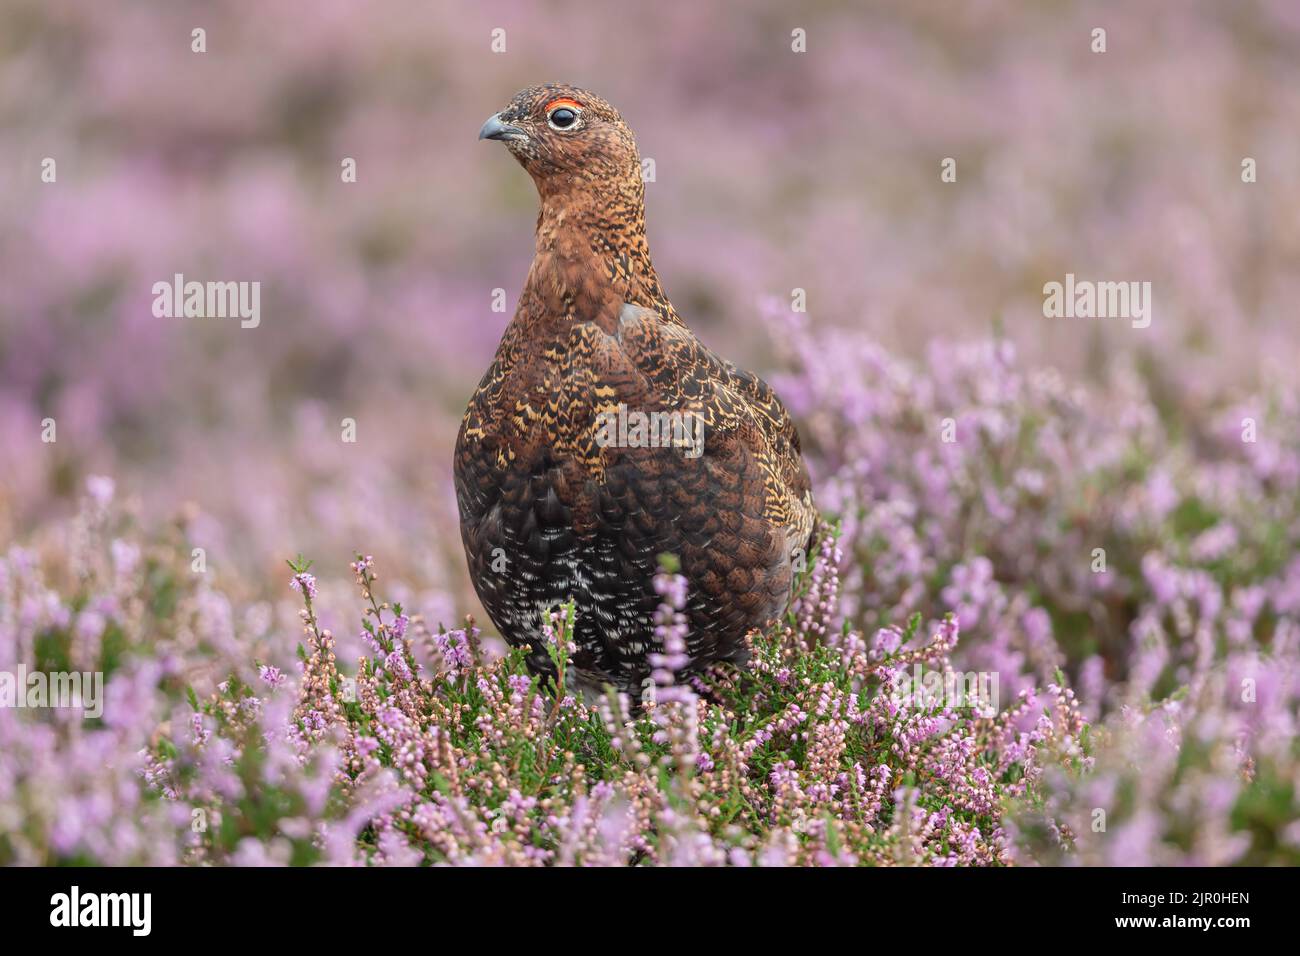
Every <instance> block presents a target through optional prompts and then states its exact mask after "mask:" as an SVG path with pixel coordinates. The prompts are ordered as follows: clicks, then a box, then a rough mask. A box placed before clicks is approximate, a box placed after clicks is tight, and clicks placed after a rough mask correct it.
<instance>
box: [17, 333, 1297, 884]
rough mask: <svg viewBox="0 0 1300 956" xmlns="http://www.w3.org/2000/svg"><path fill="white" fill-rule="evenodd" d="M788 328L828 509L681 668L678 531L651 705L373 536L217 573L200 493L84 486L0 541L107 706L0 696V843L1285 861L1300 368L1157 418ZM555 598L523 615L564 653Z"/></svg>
mask: <svg viewBox="0 0 1300 956" xmlns="http://www.w3.org/2000/svg"><path fill="white" fill-rule="evenodd" d="M788 321H790V320H789V319H787V318H786V317H785V316H784V315H781V314H780V312H779V311H778V312H776V313H775V314H774V315H773V322H774V323H777V324H781V323H787V322H788ZM795 340H797V341H801V342H807V343H808V346H809V347H808V350H807V352H805V353H798V352H796V353H794V354H792V355H791V356H790V357H789V362H788V364H787V367H786V371H785V372H784V373H783V374H784V376H786V379H785V380H784V381H783V382H782V384H783V387H785V388H787V389H788V390H789V392H790V394H791V401H792V404H793V405H794V406H795V408H796V409H797V413H798V414H799V415H800V416H801V417H802V418H803V419H804V420H806V421H808V422H809V423H810V428H809V429H808V438H809V440H808V445H809V448H810V450H811V451H812V455H813V461H814V462H816V465H817V471H818V474H817V480H818V483H819V485H818V486H819V488H823V489H825V491H824V492H823V494H824V504H823V507H824V508H825V509H826V510H827V511H828V512H829V513H831V514H832V515H834V516H835V520H834V524H829V523H828V524H826V525H825V526H823V527H822V528H821V529H820V532H819V541H820V546H819V549H818V552H817V554H815V555H813V556H810V560H809V566H808V568H807V570H806V572H805V573H804V574H802V575H801V577H800V582H799V585H798V588H797V592H798V593H797V597H796V601H795V604H794V605H793V607H792V609H791V612H790V614H789V616H788V618H787V620H786V621H785V622H783V623H782V624H781V625H779V626H776V627H774V628H773V629H771V630H770V631H769V632H768V633H765V634H755V635H754V636H753V639H752V640H753V649H754V661H753V663H752V665H751V667H750V668H749V669H748V671H747V672H743V673H741V672H736V671H734V670H724V669H717V670H715V671H713V672H710V673H708V674H706V675H701V676H691V675H684V674H682V673H681V672H682V671H683V668H684V665H685V664H686V663H687V660H686V658H685V656H684V654H683V653H682V647H683V642H682V636H683V628H684V626H685V625H684V622H683V619H682V617H681V616H680V614H679V610H680V608H681V607H682V606H683V602H684V599H685V595H684V593H683V591H682V586H683V581H682V579H681V578H679V577H677V576H676V575H675V574H673V573H672V567H671V562H668V563H667V565H666V566H665V569H664V571H663V573H662V574H661V576H660V577H659V579H658V581H657V587H658V590H659V592H660V594H661V595H662V598H663V601H662V605H661V608H660V611H659V614H658V616H657V619H656V624H657V626H658V631H657V632H658V633H659V635H660V637H661V640H662V643H663V652H662V654H661V655H658V656H657V657H656V659H655V661H654V664H655V667H656V670H655V682H656V688H655V692H654V695H653V700H652V701H649V702H647V703H646V704H644V706H642V707H639V708H638V707H635V706H634V703H633V702H630V701H628V700H627V698H626V697H619V696H616V695H613V694H610V695H609V696H607V697H605V698H603V699H601V698H598V699H591V700H589V699H585V698H584V697H583V695H582V694H580V693H570V692H569V691H568V690H567V688H566V686H565V684H564V682H563V679H562V678H561V681H560V685H559V686H558V687H557V686H542V685H540V684H539V683H538V682H537V681H536V680H535V679H533V678H531V677H530V676H529V675H528V673H527V671H526V669H525V668H524V667H523V663H522V660H521V656H520V655H519V653H518V652H510V651H507V650H506V649H505V648H504V646H503V645H501V643H500V642H499V641H498V640H496V639H494V638H493V637H492V635H491V634H490V633H484V631H483V629H481V628H480V627H479V626H478V625H477V624H476V623H475V622H473V621H472V619H471V620H468V621H465V620H461V621H456V620H451V621H448V620H445V619H443V618H441V617H439V616H437V614H438V612H437V611H434V612H432V613H425V612H423V611H422V610H421V608H420V607H418V606H417V603H418V600H417V603H408V602H405V601H397V600H394V599H392V598H390V597H389V594H388V593H387V590H386V587H385V584H384V581H383V580H382V579H381V577H380V574H379V569H380V567H381V566H382V562H380V561H378V560H376V558H375V557H373V556H369V555H360V554H359V555H356V556H355V558H354V560H353V562H352V563H351V567H350V574H349V576H350V577H351V579H352V580H351V582H350V585H351V586H350V588H345V587H344V583H345V582H343V581H335V582H334V584H333V586H331V587H329V588H326V587H324V586H323V582H322V581H321V580H319V579H318V578H317V576H316V574H315V573H314V571H313V566H312V565H311V564H310V562H308V561H306V560H305V559H302V558H296V559H294V560H293V561H292V562H291V563H290V566H289V567H287V568H286V569H285V570H284V571H283V572H282V574H281V575H280V578H281V581H282V585H283V589H282V595H281V598H282V599H281V600H277V601H274V602H253V603H249V604H241V602H240V601H239V599H238V598H232V597H231V596H229V595H227V594H224V593H223V592H222V591H221V590H220V589H219V586H218V585H217V584H215V583H214V581H213V579H214V578H216V579H218V580H219V578H220V575H216V574H210V573H207V572H203V573H196V572H195V571H194V570H193V567H194V566H193V563H192V561H191V554H192V549H191V548H190V543H191V542H190V541H188V540H187V533H188V526H187V525H186V524H185V522H184V521H181V522H178V523H177V524H175V525H173V526H171V527H169V528H166V529H162V530H159V529H154V530H153V532H152V533H147V530H146V529H144V528H141V527H140V526H139V524H138V522H137V521H136V519H133V518H132V517H131V515H130V514H129V513H128V512H129V510H130V509H129V508H128V509H123V508H121V507H120V506H119V504H118V503H117V501H116V500H115V490H114V488H113V486H112V482H111V481H109V480H108V479H104V478H97V479H95V480H93V481H92V482H91V483H90V484H89V486H88V489H87V493H86V494H85V495H84V496H83V498H82V506H81V509H80V512H79V514H78V515H77V517H76V519H75V520H73V521H70V522H68V523H66V524H65V525H63V526H61V527H60V528H59V529H58V531H57V533H55V534H53V535H52V536H51V537H50V538H49V540H47V541H44V542H43V544H44V547H41V546H37V547H34V548H23V547H15V548H13V549H11V550H10V551H9V552H8V554H7V555H6V556H5V558H4V561H3V563H2V564H0V584H2V587H0V593H2V594H3V603H2V604H0V622H2V623H3V630H2V631H0V633H4V634H5V635H6V638H7V641H8V644H7V646H6V647H5V648H4V651H5V654H4V656H5V657H6V658H7V659H13V658H15V657H16V659H19V660H23V661H26V662H27V664H28V666H29V668H32V669H39V668H45V669H51V670H57V669H67V668H84V669H94V668H97V667H98V668H102V669H103V670H104V671H105V672H106V673H107V675H108V693H107V702H106V707H105V713H104V717H103V718H102V720H98V721H95V720H91V721H84V720H82V719H80V716H79V715H75V714H71V713H69V712H66V711H59V710H54V711H45V712H36V711H30V710H28V711H22V710H9V709H0V733H2V734H3V735H4V744H5V746H4V748H3V750H2V751H0V753H3V757H0V760H3V762H4V767H3V770H4V773H3V775H2V776H3V779H4V780H5V788H6V789H5V792H4V794H3V799H4V810H5V831H4V832H5V836H4V842H3V843H2V844H0V847H2V848H3V852H4V854H5V859H6V862H27V863H32V862H75V861H82V862H88V861H97V862H110V863H132V862H160V863H236V864H245V863H248V864H251V863H316V862H324V863H331V864H357V863H370V864H417V863H426V862H433V863H444V862H446V863H497V864H599V865H611V864H669V865H675V864H676V865H680V864H724V863H726V864H736V865H753V864H817V865H822V864H827V865H829V864H883V865H891V864H930V865H992V864H1032V863H1062V862H1064V863H1069V862H1077V863H1107V864H1127V863H1144V862H1145V863H1158V864H1226V863H1242V862H1251V863H1282V862H1293V861H1294V859H1295V857H1296V855H1297V854H1296V843H1297V838H1298V837H1300V833H1298V832H1297V828H1296V825H1295V819H1296V805H1295V804H1296V797H1295V786H1296V782H1297V771H1298V769H1300V765H1298V763H1297V757H1298V753H1297V747H1296V743H1295V739H1296V738H1295V730H1296V727H1295V713H1296V702H1297V701H1296V697H1297V684H1296V677H1297V675H1296V661H1297V659H1298V657H1297V652H1298V651H1300V648H1298V647H1297V620H1296V615H1297V612H1298V609H1300V603H1297V602H1298V600H1300V599H1298V598H1297V591H1296V588H1297V582H1298V581H1300V563H1297V559H1295V557H1294V556H1293V554H1292V552H1293V550H1294V535H1295V533H1296V530H1297V527H1298V526H1297V515H1296V508H1297V501H1296V498H1295V496H1294V495H1293V494H1290V495H1288V494H1286V493H1283V492H1281V491H1280V490H1279V488H1278V485H1277V484H1276V483H1277V482H1279V481H1288V482H1293V480H1294V479H1293V476H1294V469H1295V468H1296V467H1297V463H1298V462H1300V448H1297V446H1296V436H1297V435H1300V431H1298V430H1297V428H1296V427H1295V426H1296V414H1297V407H1296V404H1295V401H1294V397H1293V393H1289V392H1288V391H1287V389H1286V388H1282V387H1279V389H1278V390H1277V391H1275V392H1273V393H1270V394H1267V395H1265V394H1261V395H1258V396H1255V397H1253V398H1250V399H1246V400H1245V404H1242V403H1241V402H1238V403H1234V404H1230V405H1225V406H1224V407H1223V408H1221V409H1219V412H1218V416H1219V417H1218V418H1216V417H1214V416H1211V417H1209V418H1207V419H1206V422H1207V424H1206V429H1205V434H1204V435H1203V436H1199V437H1197V438H1196V439H1195V440H1193V438H1192V437H1191V436H1180V437H1179V438H1178V439H1177V440H1173V439H1166V440H1165V441H1157V440H1155V439H1154V438H1153V435H1154V434H1155V433H1157V432H1158V431H1159V429H1158V427H1157V426H1158V422H1159V415H1160V412H1159V410H1158V409H1156V408H1155V407H1154V406H1153V405H1152V404H1151V401H1152V399H1151V396H1150V395H1149V394H1147V393H1145V392H1144V390H1143V389H1144V384H1143V379H1142V378H1141V377H1140V376H1137V375H1127V374H1120V375H1118V379H1119V381H1120V383H1121V384H1116V385H1115V386H1114V387H1113V388H1108V389H1098V390H1094V391H1089V390H1084V389H1080V388H1072V387H1067V386H1066V385H1065V384H1064V382H1063V381H1062V380H1061V379H1060V377H1059V376H1058V375H1042V374H1039V373H1038V372H1036V371H1033V370H1025V369H1023V368H1021V367H1020V366H1019V365H1018V364H1017V362H1016V360H1015V357H1014V354H1013V350H1012V349H1011V348H1010V347H1009V345H1008V344H1007V343H1006V342H997V341H994V342H985V343H978V344H973V345H970V346H965V347H961V348H957V349H952V350H948V351H946V352H944V351H942V350H940V351H939V352H936V353H935V354H933V355H931V356H930V361H929V363H928V364H927V365H926V366H925V367H924V368H921V367H917V366H911V365H908V364H907V363H903V362H899V361H897V360H895V359H891V358H890V357H889V356H888V355H886V354H885V353H883V352H881V351H880V350H879V349H878V348H877V347H876V346H874V345H872V344H871V343H870V340H869V339H867V338H866V337H864V336H860V335H853V334H838V333H837V334H836V340H835V342H834V347H827V346H828V343H825V342H821V343H819V342H818V341H817V337H816V335H815V334H813V333H811V332H808V331H807V330H806V329H805V330H804V333H803V335H802V336H799V337H796V339H795ZM828 354H831V355H836V356H839V357H840V358H841V359H842V360H843V361H845V362H850V363H854V364H855V365H856V366H857V367H859V368H871V369H873V370H874V371H875V372H876V373H877V374H872V375H868V376H861V377H860V378H859V380H858V381H856V382H854V381H850V380H848V379H847V378H845V377H842V376H837V375H834V374H832V375H826V374H824V371H825V369H824V367H823V366H822V365H821V364H820V363H822V362H824V358H823V357H824V356H825V355H828ZM810 356H816V357H817V361H818V363H819V371H820V372H821V373H822V374H818V373H815V372H814V371H813V370H812V369H810V368H808V367H806V366H805V365H804V364H803V362H805V361H807V360H808V359H809V357H810ZM990 369H996V371H997V374H996V375H990V374H989V371H990ZM800 383H802V385H803V388H802V389H800V388H798V386H799V385H800ZM832 383H833V384H832ZM865 383H874V384H865ZM828 391H829V392H830V393H833V394H827V392H828ZM1289 395H1290V396H1291V397H1288V396H1289ZM1243 408H1249V409H1257V410H1258V415H1259V429H1260V431H1259V434H1260V435H1269V436H1272V437H1271V438H1270V439H1269V441H1268V444H1266V445H1265V447H1264V448H1263V449H1259V448H1252V447H1251V443H1242V442H1241V441H1240V435H1239V432H1237V433H1234V432H1232V429H1231V428H1230V427H1229V426H1230V425H1232V424H1234V423H1236V426H1237V427H1238V428H1239V427H1240V423H1239V418H1240V415H1241V411H1242V409H1243ZM1119 409H1127V414H1126V415H1123V416H1121V417H1118V418H1117V416H1120V411H1119ZM940 410H947V411H948V416H947V417H951V418H953V419H954V420H955V421H956V423H957V427H958V433H957V434H958V437H959V440H957V441H955V442H953V443H952V445H953V450H952V451H950V452H944V451H942V449H943V448H944V446H945V443H944V442H942V441H935V439H934V437H933V436H932V435H927V434H926V432H927V431H931V430H933V429H937V428H939V427H942V425H941V418H940V416H939V415H938V412H939V411H940ZM1216 421H1218V422H1219V423H1220V424H1219V426H1216V425H1215V424H1214V423H1215V422H1216ZM1117 422H1118V424H1117ZM963 428H966V429H969V431H968V432H967V433H966V437H965V438H962V437H961V436H962V434H963V433H962V429H963ZM1099 436H1109V440H1107V441H1101V440H1100V438H1099ZM859 442H861V443H866V444H869V445H873V446H874V447H872V448H870V449H868V448H863V447H858V445H857V443H859ZM1254 444H1255V445H1257V446H1258V445H1259V444H1261V442H1256V443H1254ZM931 456H933V457H931ZM864 463H865V464H864ZM990 474H996V475H998V477H999V480H997V481H989V480H976V479H977V478H979V477H980V476H987V475H990ZM1211 474H1212V475H1214V480H1213V481H1208V480H1200V479H1201V476H1204V475H1211ZM1291 487H1294V485H1293V484H1292V485H1291ZM1099 502H1105V503H1106V504H1105V505H1102V504H1100V503H1099ZM1094 545H1096V546H1097V547H1099V548H1102V549H1104V552H1105V557H1106V564H1105V570H1098V568H1099V567H1100V566H1099V565H1098V564H1097V563H1096V561H1097V558H1096V557H1095V555H1094V547H1093V546H1094ZM393 590H396V588H394V589H393ZM327 605H328V606H330V607H331V610H332V614H331V616H332V617H334V618H335V619H336V620H339V621H340V622H343V623H340V624H338V625H337V627H338V628H342V627H347V628H348V637H349V638H351V640H350V641H348V642H340V641H338V640H337V639H336V637H335V633H334V632H333V629H332V628H331V627H329V626H326V625H325V624H324V623H323V620H322V619H323V617H324V611H323V610H322V609H323V608H324V607H325V606H327ZM577 613H581V609H580V608H574V607H572V606H569V607H565V608H557V609H555V613H554V615H553V617H552V619H551V624H550V627H549V629H548V631H547V640H548V646H549V647H550V648H551V653H552V655H553V660H554V662H555V664H556V667H557V671H558V672H559V673H560V674H561V675H563V673H564V668H565V665H566V662H567V655H568V653H569V650H570V647H569V644H568V640H567V634H568V631H569V629H570V628H571V626H572V619H573V615H575V614H577ZM341 643H348V644H349V645H350V646H352V647H353V648H355V649H356V650H354V651H350V652H348V653H347V654H344V653H343V652H342V651H341V650H340V644H341ZM918 667H920V668H923V669H924V670H926V671H934V672H936V673H937V674H940V675H948V674H951V673H953V672H960V673H969V672H986V673H993V674H996V675H997V677H998V679H999V684H1000V694H1001V701H1000V705H999V706H998V707H997V709H993V708H990V707H984V706H981V704H980V702H979V701H965V702H954V701H952V700H950V699H931V698H926V697H925V696H924V695H921V694H919V693H916V692H915V688H913V690H912V692H911V693H909V692H908V686H907V683H906V682H907V679H908V678H910V677H911V676H912V675H913V674H914V673H916V668H918ZM1099 811H1100V812H1101V813H1102V814H1103V817H1102V818H1101V819H1102V821H1103V824H1104V825H1103V826H1102V827H1101V828H1100V829H1098V828H1097V826H1096V823H1097V820H1098V817H1097V814H1098V812H1099Z"/></svg>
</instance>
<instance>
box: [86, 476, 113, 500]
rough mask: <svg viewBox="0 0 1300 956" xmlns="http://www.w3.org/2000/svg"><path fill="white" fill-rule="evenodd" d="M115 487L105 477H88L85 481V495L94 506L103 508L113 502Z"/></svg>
mask: <svg viewBox="0 0 1300 956" xmlns="http://www.w3.org/2000/svg"><path fill="white" fill-rule="evenodd" d="M116 489H117V485H116V484H115V483H114V481H113V479H112V478H109V477H107V476H106V475H90V476H89V477H88V478H87V479H86V493H87V494H88V495H90V498H91V500H92V501H94V502H95V504H97V505H99V506H100V507H103V506H105V505H107V504H108V503H109V502H110V501H112V500H113V492H114V491H116Z"/></svg>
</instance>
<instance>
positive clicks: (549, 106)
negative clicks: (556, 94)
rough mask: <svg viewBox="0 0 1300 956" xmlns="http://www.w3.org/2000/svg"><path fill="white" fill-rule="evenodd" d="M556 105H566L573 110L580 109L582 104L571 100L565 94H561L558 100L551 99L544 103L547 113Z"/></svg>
mask: <svg viewBox="0 0 1300 956" xmlns="http://www.w3.org/2000/svg"><path fill="white" fill-rule="evenodd" d="M557 106H568V107H571V108H572V109H575V110H580V109H582V104H581V103H579V102H578V101H577V100H571V99H569V97H567V96H561V97H560V98H559V99H558V100H551V102H549V103H547V104H546V112H547V113H549V112H550V111H551V110H553V109H555V108H556V107H557Z"/></svg>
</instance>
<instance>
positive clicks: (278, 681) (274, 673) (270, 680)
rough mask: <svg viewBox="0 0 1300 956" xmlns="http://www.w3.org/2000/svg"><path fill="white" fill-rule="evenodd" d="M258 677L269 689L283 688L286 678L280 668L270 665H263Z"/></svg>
mask: <svg viewBox="0 0 1300 956" xmlns="http://www.w3.org/2000/svg"><path fill="white" fill-rule="evenodd" d="M257 676H258V677H260V678H261V679H262V682H263V683H264V684H266V685H267V686H268V687H281V686H283V684H284V682H285V676H284V674H282V673H281V672H280V668H278V667H272V666H271V665H270V664H263V665H262V667H261V669H260V670H259V671H258V672H257Z"/></svg>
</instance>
